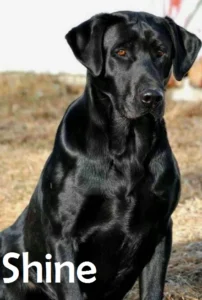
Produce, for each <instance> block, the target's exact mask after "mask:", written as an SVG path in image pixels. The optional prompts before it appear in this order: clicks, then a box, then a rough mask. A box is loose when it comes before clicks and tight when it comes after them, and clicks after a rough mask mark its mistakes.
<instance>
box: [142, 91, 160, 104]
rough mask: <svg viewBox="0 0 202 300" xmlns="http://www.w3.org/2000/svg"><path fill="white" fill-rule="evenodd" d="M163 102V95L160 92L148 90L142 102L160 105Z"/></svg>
mask: <svg viewBox="0 0 202 300" xmlns="http://www.w3.org/2000/svg"><path fill="white" fill-rule="evenodd" d="M162 100H163V93H162V92H161V91H159V90H147V91H146V92H145V93H144V94H143V95H142V102H144V103H146V104H152V103H158V102H161V101H162Z"/></svg>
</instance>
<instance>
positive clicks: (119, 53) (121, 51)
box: [117, 49, 127, 56]
mask: <svg viewBox="0 0 202 300" xmlns="http://www.w3.org/2000/svg"><path fill="white" fill-rule="evenodd" d="M126 53H127V52H126V50H125V49H120V50H118V51H117V54H118V55H119V56H126Z"/></svg>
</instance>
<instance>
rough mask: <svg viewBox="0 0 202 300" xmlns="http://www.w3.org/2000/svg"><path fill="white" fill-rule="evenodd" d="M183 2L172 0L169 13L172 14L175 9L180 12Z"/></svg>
mask: <svg viewBox="0 0 202 300" xmlns="http://www.w3.org/2000/svg"><path fill="white" fill-rule="evenodd" d="M181 4H182V0H170V5H169V10H168V15H169V16H172V15H173V11H177V13H179V11H180V7H181Z"/></svg>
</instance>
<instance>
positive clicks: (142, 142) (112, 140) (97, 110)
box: [84, 80, 164, 159]
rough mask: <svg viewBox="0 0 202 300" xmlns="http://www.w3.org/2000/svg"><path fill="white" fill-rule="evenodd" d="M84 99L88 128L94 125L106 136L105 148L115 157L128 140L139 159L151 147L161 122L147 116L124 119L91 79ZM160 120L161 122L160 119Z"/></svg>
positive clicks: (123, 150) (119, 154) (123, 151)
mask: <svg viewBox="0 0 202 300" xmlns="http://www.w3.org/2000/svg"><path fill="white" fill-rule="evenodd" d="M84 99H85V101H86V107H87V109H88V116H89V118H90V124H91V128H93V126H94V127H96V128H99V129H100V130H101V131H103V134H104V135H105V136H106V135H107V140H108V147H109V151H110V152H111V153H113V154H114V155H116V156H121V155H123V154H124V153H125V152H126V150H127V147H128V145H129V143H130V142H131V140H133V145H134V147H135V150H136V151H135V152H136V155H137V154H138V153H137V151H138V152H139V154H138V155H139V156H142V159H143V157H144V155H145V153H148V152H149V151H150V150H151V147H152V145H153V143H154V140H155V139H156V136H157V135H156V132H157V131H158V128H159V126H161V124H162V121H161V122H159V121H157V120H154V118H153V117H152V116H150V115H147V116H142V117H140V118H138V120H131V119H127V118H126V117H124V116H122V115H121V114H120V112H119V111H118V110H117V109H116V108H115V107H114V106H113V105H112V104H111V101H110V99H109V97H108V96H107V95H106V94H104V93H103V92H101V91H100V90H99V89H97V87H96V86H95V85H93V84H92V82H91V80H89V81H87V85H86V89H85V92H84ZM163 123H164V122H163Z"/></svg>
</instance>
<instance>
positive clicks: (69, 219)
mask: <svg viewBox="0 0 202 300" xmlns="http://www.w3.org/2000/svg"><path fill="white" fill-rule="evenodd" d="M66 39H67V41H68V43H69V45H70V47H71V48H72V50H73V52H74V54H75V56H76V58H77V59H78V60H79V61H80V62H81V63H82V64H83V65H84V66H85V67H86V68H87V83H86V87H85V91H84V93H83V95H82V96H81V97H80V98H78V99H77V100H76V101H75V102H74V103H73V104H72V105H71V106H70V107H69V108H68V110H67V112H66V113H65V115H64V117H63V119H62V121H61V123H60V126H59V128H58V131H57V134H56V138H55V143H54V147H53V151H52V153H51V155H50V157H49V159H48V161H47V163H46V165H45V167H44V169H43V171H42V174H41V177H40V179H39V182H38V185H37V187H36V189H35V191H34V194H33V196H32V198H31V201H30V204H29V205H28V207H27V208H26V209H25V211H24V212H23V213H22V215H21V216H20V217H19V219H18V220H17V221H16V222H15V224H14V225H12V226H11V227H10V228H8V229H6V230H5V231H3V232H2V233H1V239H0V241H1V257H2V259H3V256H4V255H5V254H6V253H7V252H17V253H19V254H21V253H22V252H29V254H30V261H38V262H40V263H41V264H42V265H44V264H45V255H46V254H47V253H51V254H52V257H53V261H57V262H64V261H71V262H73V263H74V264H75V266H78V265H79V264H80V263H82V262H85V261H90V262H92V263H93V264H94V265H95V266H96V269H97V273H96V281H95V282H93V283H91V284H85V283H82V282H79V281H78V280H76V281H75V283H74V284H72V283H69V280H68V279H69V277H68V271H67V268H63V269H62V280H61V283H54V282H53V283H47V282H46V280H45V277H44V280H43V282H42V283H36V269H35V268H31V270H30V281H29V283H23V282H22V260H21V259H18V260H17V259H13V260H12V263H13V264H14V265H16V266H17V267H18V269H19V270H20V275H19V278H18V280H17V281H15V282H14V283H11V284H3V281H2V278H3V277H4V278H5V277H9V276H11V275H12V272H11V271H10V270H8V269H7V268H5V267H3V266H1V290H0V294H1V296H0V299H1V300H27V299H28V300H31V299H38V300H39V299H44V300H45V299H46V300H47V299H51V300H82V299H87V300H121V299H123V298H124V296H125V295H126V293H127V292H128V291H129V290H130V289H131V287H132V286H133V284H134V282H135V281H136V279H137V278H139V280H140V297H141V299H144V300H160V299H162V298H163V289H164V281H165V275H166V268H167V264H168V261H169V256H170V252H171V243H172V221H171V214H172V212H173V210H174V209H175V207H176V205H177V202H178V199H179V194H180V175H179V170H178V166H177V162H176V160H175V158H174V156H173V153H172V150H171V148H170V145H169V142H168V138H167V134H166V127H165V122H164V119H163V115H164V107H165V99H164V92H165V88H166V84H167V82H168V79H169V76H170V72H171V67H172V66H173V71H174V75H175V77H176V79H177V80H181V79H182V77H183V76H184V75H185V74H186V73H187V72H188V70H189V69H190V67H191V66H192V64H193V62H194V60H195V59H196V56H197V54H198V52H199V49H200V47H201V42H200V40H199V39H198V38H197V37H196V36H195V35H194V34H191V33H190V32H188V31H186V30H185V29H183V28H182V27H180V26H178V25H176V24H175V23H174V22H173V21H172V20H171V19H169V18H167V17H166V18H160V17H156V16H153V15H151V14H148V13H142V12H138V13H136V12H130V11H123V12H116V13H112V14H100V15H96V16H94V17H93V18H91V19H90V20H88V21H86V22H84V23H82V24H81V25H79V26H78V27H75V28H73V29H72V30H71V31H70V32H69V33H68V34H67V35H66ZM1 264H2V262H1ZM87 269H88V268H87ZM52 274H53V275H54V270H53V271H52ZM87 277H88V276H87ZM87 277H86V278H87Z"/></svg>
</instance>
